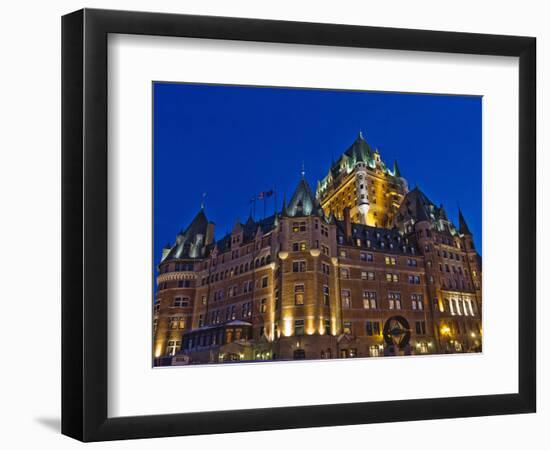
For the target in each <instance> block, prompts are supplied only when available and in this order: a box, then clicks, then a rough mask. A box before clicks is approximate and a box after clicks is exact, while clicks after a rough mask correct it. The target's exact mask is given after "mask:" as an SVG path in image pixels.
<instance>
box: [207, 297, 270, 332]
mask: <svg viewBox="0 0 550 450" xmlns="http://www.w3.org/2000/svg"><path fill="white" fill-rule="evenodd" d="M253 305H254V302H253V301H252V300H249V301H247V302H244V303H241V304H240V305H230V306H227V307H226V308H225V310H223V309H217V310H214V311H211V312H210V313H209V317H207V318H206V319H207V320H206V321H207V322H208V324H211V325H216V324H219V323H222V322H228V321H230V320H236V319H237V314H239V318H241V319H248V318H250V317H252V308H253ZM259 310H260V312H261V313H265V312H267V299H266V298H262V299H261V300H260V305H259ZM206 324H207V323H206V322H205V315H204V314H200V315H199V328H200V327H203V326H204V325H206Z"/></svg>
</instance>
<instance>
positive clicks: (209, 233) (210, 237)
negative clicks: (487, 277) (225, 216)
mask: <svg viewBox="0 0 550 450" xmlns="http://www.w3.org/2000/svg"><path fill="white" fill-rule="evenodd" d="M204 241H205V242H204V244H205V245H210V244H211V243H212V242H213V241H214V223H213V222H208V225H207V226H206V238H205V239H204Z"/></svg>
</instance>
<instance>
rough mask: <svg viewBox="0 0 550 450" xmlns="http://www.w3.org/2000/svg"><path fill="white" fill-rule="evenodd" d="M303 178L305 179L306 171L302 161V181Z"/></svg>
mask: <svg viewBox="0 0 550 450" xmlns="http://www.w3.org/2000/svg"><path fill="white" fill-rule="evenodd" d="M305 177H306V169H305V166H304V162H303V161H302V180H303V179H305Z"/></svg>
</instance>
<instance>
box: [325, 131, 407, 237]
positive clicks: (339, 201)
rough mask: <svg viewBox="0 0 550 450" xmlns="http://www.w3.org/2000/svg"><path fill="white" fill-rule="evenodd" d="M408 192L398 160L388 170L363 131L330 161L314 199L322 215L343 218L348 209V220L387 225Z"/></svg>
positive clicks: (381, 225)
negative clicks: (321, 210)
mask: <svg viewBox="0 0 550 450" xmlns="http://www.w3.org/2000/svg"><path fill="white" fill-rule="evenodd" d="M407 192H408V185H407V181H406V180H405V179H404V178H403V177H401V174H400V172H399V167H398V166H397V161H396V162H395V163H394V165H393V170H390V169H389V168H388V167H387V166H386V164H385V163H384V161H382V159H381V157H380V153H379V152H378V150H377V149H375V150H373V149H372V148H371V147H370V146H369V144H368V143H367V141H366V140H365V139H364V137H363V134H362V133H361V132H360V133H359V136H357V139H356V140H355V142H353V144H352V145H351V147H349V148H348V149H347V150H346V151H345V152H344V153H343V154H342V156H341V157H340V158H339V159H338V160H337V161H335V162H334V161H333V163H332V164H331V167H330V170H329V172H328V174H327V176H326V177H325V178H323V179H322V180H321V181H319V182H318V183H317V192H316V195H317V199H318V201H319V203H320V204H321V207H322V208H323V211H324V212H325V214H327V215H328V214H330V213H331V212H332V214H334V216H335V217H336V218H337V219H339V220H343V219H344V209H345V208H349V209H350V212H351V220H352V222H355V223H361V224H365V225H370V226H376V227H390V226H391V223H392V221H393V218H394V216H395V214H396V213H397V210H398V208H399V205H400V204H401V201H402V200H403V198H404V196H405V195H406V194H407Z"/></svg>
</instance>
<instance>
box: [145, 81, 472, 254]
mask: <svg viewBox="0 0 550 450" xmlns="http://www.w3.org/2000/svg"><path fill="white" fill-rule="evenodd" d="M153 92H154V94H153V95H154V111H153V113H154V122H153V123H154V125H153V126H154V247H155V248H154V254H155V263H158V262H159V259H160V254H161V249H162V247H163V246H164V245H165V244H166V243H168V242H170V243H173V241H174V240H175V237H176V234H177V232H178V231H179V230H180V229H182V228H185V227H186V226H187V225H188V224H189V222H190V221H191V220H192V219H193V217H194V216H195V214H196V213H197V211H198V210H199V208H200V203H201V198H202V194H203V192H206V193H207V198H206V209H205V211H206V214H207V217H208V219H209V220H211V221H213V222H215V224H216V238H220V237H221V236H223V234H225V233H226V232H228V231H230V230H231V228H232V226H233V224H234V223H235V221H236V220H237V219H240V220H241V221H243V222H244V221H246V219H247V218H248V215H249V213H250V203H249V200H250V198H251V197H252V196H254V195H255V194H256V195H257V194H258V193H259V192H261V191H266V190H269V189H275V190H276V191H277V201H278V203H279V207H280V205H281V203H282V200H283V194H284V193H286V197H287V200H289V199H290V196H291V195H292V192H293V190H294V188H295V186H296V184H297V183H298V181H299V179H300V171H301V167H302V163H304V165H305V171H306V178H307V180H308V181H309V183H310V185H311V187H312V189H313V190H315V186H316V182H317V180H318V179H321V178H322V177H324V176H325V175H326V174H327V171H328V169H329V167H330V163H331V160H332V159H333V158H334V159H337V158H338V157H339V156H340V155H341V154H342V153H343V152H344V151H345V150H346V149H347V148H348V147H349V146H350V145H351V144H352V142H353V141H354V140H355V138H356V137H357V135H358V133H359V130H362V132H363V136H364V137H365V139H366V140H367V142H368V143H369V144H370V146H371V147H377V148H378V149H379V150H380V153H381V157H382V159H383V160H384V161H385V162H386V164H388V165H389V166H390V167H393V160H394V159H397V161H398V164H399V168H400V170H401V174H402V176H404V177H405V178H406V179H407V180H408V182H409V187H410V188H411V189H412V187H414V186H415V185H417V184H418V185H419V187H420V189H422V190H423V191H424V193H425V194H426V195H427V196H428V197H429V198H430V199H431V200H432V201H433V202H434V203H435V204H436V205H439V203H443V204H444V205H445V208H446V210H447V214H448V215H449V218H450V219H451V220H453V221H454V222H455V223H458V219H457V216H458V211H457V204H458V203H459V204H460V206H461V208H462V211H463V214H464V216H465V218H466V221H467V222H468V225H469V226H470V229H471V230H472V232H473V233H474V236H475V241H476V246H477V249H478V251H479V252H480V253H481V98H480V97H462V96H446V95H421V94H394V93H375V92H348V91H334V90H309V89H307V90H303V89H284V88H262V87H238V86H212V85H199V84H169V83H155V84H154V89H153ZM256 205H257V206H256V217H257V218H261V216H262V215H263V206H262V202H261V201H258V202H257V203H256ZM266 206H267V208H266V209H267V215H269V214H272V213H273V207H274V197H271V198H269V199H268V200H267V203H266Z"/></svg>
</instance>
